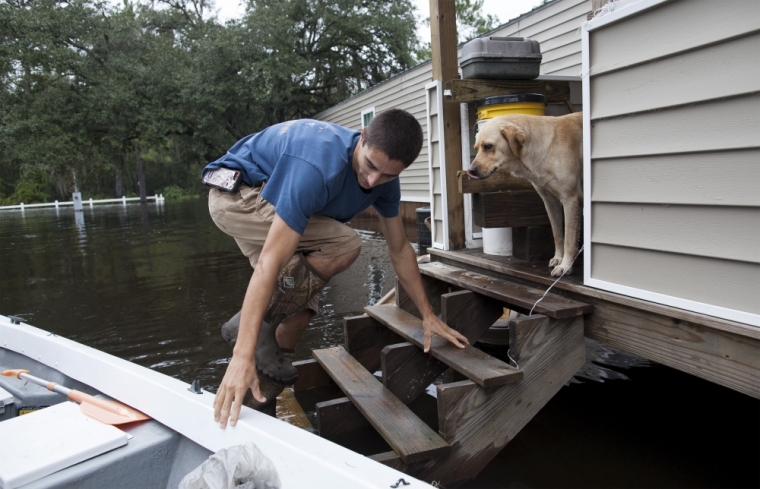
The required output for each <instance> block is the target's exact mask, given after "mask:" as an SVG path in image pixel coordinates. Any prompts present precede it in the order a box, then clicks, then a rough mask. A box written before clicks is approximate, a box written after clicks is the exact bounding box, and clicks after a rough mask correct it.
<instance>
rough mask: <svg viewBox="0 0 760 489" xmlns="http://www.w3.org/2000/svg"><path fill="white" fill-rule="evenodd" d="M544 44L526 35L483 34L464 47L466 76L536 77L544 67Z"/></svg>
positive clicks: (463, 74) (495, 77) (463, 68)
mask: <svg viewBox="0 0 760 489" xmlns="http://www.w3.org/2000/svg"><path fill="white" fill-rule="evenodd" d="M541 59H542V56H541V46H540V45H539V44H538V41H534V40H532V39H528V38H525V37H481V38H477V39H473V40H472V41H470V42H468V43H467V44H465V45H464V46H462V61H461V62H460V63H459V66H460V67H461V68H462V78H486V79H498V80H532V79H533V78H536V77H537V76H538V75H539V73H540V70H541Z"/></svg>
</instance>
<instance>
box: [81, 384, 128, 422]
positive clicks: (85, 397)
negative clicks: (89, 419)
mask: <svg viewBox="0 0 760 489" xmlns="http://www.w3.org/2000/svg"><path fill="white" fill-rule="evenodd" d="M68 397H69V399H71V400H72V401H74V402H78V403H80V404H81V403H83V402H86V403H88V404H92V405H94V406H98V407H99V408H101V409H105V410H106V411H110V412H112V413H114V414H120V415H121V416H129V411H127V410H126V409H124V408H123V407H121V406H117V405H115V404H114V403H112V402H109V401H105V400H103V399H98V398H97V397H93V396H91V395H89V394H85V393H84V392H80V391H75V390H72V391H70V392H69V396H68Z"/></svg>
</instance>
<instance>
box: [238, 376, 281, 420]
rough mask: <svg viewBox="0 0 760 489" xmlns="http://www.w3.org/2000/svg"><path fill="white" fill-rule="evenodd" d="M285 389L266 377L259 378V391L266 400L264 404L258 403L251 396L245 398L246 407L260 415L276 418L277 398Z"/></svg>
mask: <svg viewBox="0 0 760 489" xmlns="http://www.w3.org/2000/svg"><path fill="white" fill-rule="evenodd" d="M284 389H285V386H284V385H283V384H278V383H277V382H273V381H271V380H269V379H267V378H266V377H259V391H260V392H261V395H262V396H264V397H265V398H266V402H259V401H257V400H256V399H254V398H253V397H252V396H250V395H248V396H246V406H248V407H249V408H251V409H255V410H256V411H259V412H261V413H264V414H267V415H269V416H272V417H273V418H274V417H276V414H277V396H279V395H280V393H281V392H282V391H283V390H284Z"/></svg>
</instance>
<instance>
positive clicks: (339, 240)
mask: <svg viewBox="0 0 760 489" xmlns="http://www.w3.org/2000/svg"><path fill="white" fill-rule="evenodd" d="M261 190H263V186H262V187H261V188H251V187H247V186H244V185H243V186H241V188H240V190H239V191H238V192H237V193H235V194H227V193H223V192H219V191H217V190H216V189H212V190H211V192H210V194H209V211H210V214H211V217H212V219H213V220H214V223H215V224H216V225H217V226H218V227H219V228H220V229H221V230H222V231H224V232H225V233H226V234H228V235H230V236H232V237H233V238H235V241H236V242H237V244H238V246H239V247H240V249H241V251H242V252H243V254H244V255H245V256H246V257H248V259H249V260H250V262H251V265H252V266H253V267H254V268H255V267H256V263H257V261H258V256H259V254H260V253H261V249H262V248H263V245H264V241H265V240H266V236H267V233H268V231H269V227H270V226H271V223H272V220H273V219H274V215H275V209H274V207H273V206H272V205H271V204H269V203H268V202H266V201H265V200H264V199H262V198H261V196H260V193H261ZM360 250H361V238H360V237H359V235H358V234H357V233H356V231H354V230H353V229H351V228H350V227H348V226H346V225H345V224H341V223H339V222H337V221H335V220H334V219H330V218H327V217H324V216H312V218H311V219H310V221H309V224H308V225H307V227H306V230H305V231H304V233H303V234H302V236H301V240H300V242H299V246H298V248H297V253H303V254H305V255H306V257H305V262H306V264H307V265H308V267H309V268H311V269H313V270H314V272H316V274H317V275H321V276H322V278H324V279H328V280H329V279H330V278H331V277H333V276H335V275H337V274H338V273H340V272H342V271H344V270H346V269H347V268H348V267H350V266H351V264H352V263H353V262H354V261H355V260H356V258H357V257H358V256H359V253H360ZM286 268H287V267H286ZM275 295H277V293H275ZM311 295H312V298H311V300H310V301H308V303H306V301H304V303H303V304H297V307H296V308H295V309H294V310H291V311H289V312H288V314H287V316H289V317H286V318H285V319H284V320H282V322H280V323H279V324H278V325H275V326H276V330H275V331H272V330H271V329H270V330H268V331H267V332H266V333H267V334H264V333H265V331H264V329H265V328H264V327H265V324H262V332H261V333H260V340H261V338H262V337H264V338H271V339H272V341H271V343H270V346H271V347H273V348H270V350H272V349H275V350H279V351H278V355H276V358H277V360H280V359H282V360H284V362H283V364H287V365H290V367H291V368H292V354H293V352H294V349H295V345H296V343H297V341H298V339H299V338H300V337H301V334H302V333H303V331H304V330H305V329H306V327H307V326H308V324H309V321H310V320H311V317H312V316H313V315H314V313H315V312H317V310H318V301H317V300H316V291H314V294H311ZM277 300H278V298H277V297H273V301H277ZM239 324H240V313H238V314H236V315H235V316H233V318H232V319H230V320H229V321H228V322H227V323H225V325H224V326H223V327H222V336H223V337H224V338H225V340H227V341H228V342H229V343H231V344H234V342H235V340H236V339H237V332H238V327H239ZM260 343H261V341H259V343H257V350H258V349H259V344H260ZM257 353H258V352H257ZM257 357H258V354H257ZM278 364H279V361H278V362H277V363H276V364H275V365H278ZM257 366H258V360H257ZM262 377H263V376H260V379H261V378H262ZM263 378H264V379H266V377H263ZM266 384H268V385H269V387H266ZM283 387H284V386H283V385H281V384H277V383H274V382H271V381H269V380H268V379H266V380H265V381H263V382H262V394H264V396H265V397H266V398H267V399H271V400H274V398H275V397H276V396H277V394H279V393H280V392H281V391H282V388H283ZM265 390H266V391H267V392H264V391H265ZM267 404H269V403H267ZM252 407H254V408H257V409H258V407H256V406H252ZM269 407H271V406H269ZM260 410H264V411H266V410H268V408H267V409H260Z"/></svg>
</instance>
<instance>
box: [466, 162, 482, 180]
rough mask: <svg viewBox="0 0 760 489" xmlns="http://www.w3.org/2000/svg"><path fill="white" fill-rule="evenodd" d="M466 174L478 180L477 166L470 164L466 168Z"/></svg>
mask: <svg viewBox="0 0 760 489" xmlns="http://www.w3.org/2000/svg"><path fill="white" fill-rule="evenodd" d="M467 176H469V177H470V178H473V179H475V180H480V171H479V170H478V167H477V166H475V165H470V168H468V169H467Z"/></svg>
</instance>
